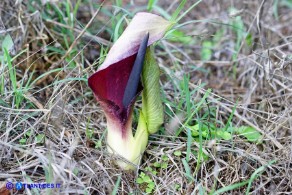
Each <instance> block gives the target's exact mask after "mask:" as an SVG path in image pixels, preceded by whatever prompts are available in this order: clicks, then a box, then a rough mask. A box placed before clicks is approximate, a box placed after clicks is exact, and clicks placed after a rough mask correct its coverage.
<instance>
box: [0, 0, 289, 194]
mask: <svg viewBox="0 0 292 195" xmlns="http://www.w3.org/2000/svg"><path fill="white" fill-rule="evenodd" d="M40 2H43V3H44V2H46V1H40ZM49 2H50V3H51V4H52V5H56V6H57V7H62V6H60V3H59V4H58V3H57V1H53V0H51V1H49ZM72 2H73V1H72ZM174 2H177V1H174ZM283 2H285V1H284V0H283V1H281V0H279V5H278V7H277V10H278V19H277V18H276V16H275V4H274V2H272V1H265V0H263V1H251V0H247V1H242V2H239V1H225V0H224V1H220V2H219V1H211V0H204V1H203V2H202V3H200V4H199V5H198V6H197V7H195V8H194V9H193V10H192V11H191V12H189V13H188V14H187V15H186V16H185V17H184V18H183V20H182V21H181V23H183V22H187V21H194V20H208V21H207V22H198V23H194V24H189V25H186V26H184V27H181V28H180V30H181V31H183V32H185V33H186V34H187V35H188V36H190V37H192V39H193V40H194V42H193V43H192V44H183V43H180V42H171V41H169V40H163V41H162V42H161V45H160V46H158V47H157V49H156V50H157V51H156V54H157V61H158V62H159V65H160V67H161V70H162V75H161V84H162V90H163V91H164V103H165V107H166V109H167V111H166V116H165V126H166V127H167V124H169V123H170V122H171V121H172V122H173V118H175V116H176V115H179V117H178V118H179V119H180V120H178V121H177V123H184V122H185V121H184V120H185V118H186V117H184V116H186V110H184V109H183V108H184V107H181V108H176V107H173V106H171V104H168V103H167V102H174V103H175V104H179V102H180V100H181V99H183V98H185V97H184V96H183V94H182V93H181V91H179V90H178V89H179V85H180V84H179V81H180V80H182V79H183V75H184V74H186V73H188V74H189V75H190V82H189V90H190V91H191V92H193V93H191V94H192V96H191V102H192V103H194V104H196V103H197V102H199V101H200V99H201V98H202V96H203V95H204V94H205V91H206V89H208V88H211V89H212V93H211V94H210V95H209V96H208V97H207V100H208V105H209V107H211V109H212V110H214V113H215V118H214V120H216V121H219V122H221V124H222V125H223V124H226V122H227V121H228V118H229V116H230V114H231V113H232V109H233V108H234V106H235V103H236V101H238V103H237V106H236V110H235V112H234V116H233V118H232V124H233V126H241V125H248V126H252V127H254V128H255V129H257V130H258V131H259V132H261V133H262V134H263V135H264V136H263V137H264V138H263V142H262V143H261V144H255V143H251V142H248V141H247V140H246V139H244V138H243V137H240V136H233V139H232V140H231V141H224V140H216V141H214V140H209V141H205V142H203V148H204V153H206V154H208V156H209V158H208V159H206V160H204V161H203V162H201V163H198V162H199V160H198V158H197V156H196V155H194V153H192V154H191V155H190V160H189V162H188V165H189V167H190V169H191V173H193V176H194V177H193V180H192V181H189V179H188V177H187V176H186V175H185V172H186V168H185V166H184V164H183V163H182V159H183V158H184V157H185V156H186V150H187V149H186V148H187V136H186V134H187V133H186V129H183V131H182V133H181V134H180V135H179V136H174V135H173V132H172V131H173V129H172V130H169V128H166V130H164V128H162V129H161V131H160V132H159V133H158V134H155V135H153V136H151V138H150V142H149V143H150V144H149V146H148V148H147V150H146V152H145V154H144V156H143V159H142V164H141V166H140V167H138V169H137V171H136V172H133V173H132V172H123V171H121V170H119V169H118V168H117V167H116V166H115V165H114V164H113V162H112V158H113V157H112V156H111V155H109V154H108V153H107V151H106V143H105V139H104V136H105V133H104V130H105V129H106V123H105V122H106V121H105V117H104V115H103V112H102V110H100V107H99V105H98V104H97V103H96V101H95V100H94V98H93V95H92V93H91V91H90V90H89V88H88V86H87V85H86V82H84V81H85V79H86V78H87V77H88V75H91V74H92V73H94V71H95V70H96V69H97V64H98V60H99V58H100V57H102V56H100V51H101V50H102V49H103V48H105V47H107V46H110V45H111V44H112V43H111V34H110V33H109V32H110V31H109V29H111V25H112V24H111V21H110V20H109V18H110V17H109V16H107V12H106V11H108V12H110V13H115V10H116V8H115V6H112V5H113V4H112V3H110V2H106V3H105V5H104V10H106V11H99V10H98V8H97V6H96V3H93V2H91V1H85V2H83V1H81V4H80V7H79V8H78V10H77V14H76V18H73V19H74V22H72V23H70V22H68V20H69V19H68V18H65V20H64V21H63V22H64V23H66V22H67V24H64V23H62V22H61V19H60V18H58V17H53V15H54V13H52V12H53V11H52V9H50V10H49V9H48V4H49V3H48V4H47V5H46V6H42V5H40V4H38V3H37V1H32V0H27V1H9V0H3V1H1V2H0V18H1V20H2V21H0V40H1V41H2V40H3V37H5V35H7V34H9V35H10V36H11V37H12V39H13V41H14V47H13V49H12V50H11V53H10V54H11V56H12V57H13V56H15V55H17V54H19V56H18V57H17V58H16V59H15V60H14V61H13V62H12V65H13V67H14V68H15V70H16V78H17V87H18V88H19V89H22V91H21V93H20V94H21V95H20V96H21V97H23V101H22V102H21V103H20V106H19V107H17V106H16V102H15V96H16V95H15V93H14V92H13V86H12V82H11V77H10V74H9V70H8V68H7V66H6V65H5V64H1V66H0V80H1V78H3V82H4V90H3V92H2V93H1V94H0V194H9V192H8V190H6V189H5V184H6V182H7V181H11V182H14V183H15V182H17V181H21V182H24V183H30V180H31V181H33V182H50V183H61V191H59V189H51V190H50V191H46V190H40V191H39V193H40V194H43V193H46V192H48V193H52V194H110V193H111V192H112V190H113V188H114V186H115V185H116V182H117V179H118V178H119V176H121V182H120V183H119V188H118V193H119V194H129V193H132V194H141V193H142V192H145V186H143V185H138V184H137V183H136V182H135V180H136V178H137V177H138V174H139V173H140V172H141V171H143V172H145V173H147V174H148V175H149V176H150V177H151V178H152V180H153V181H154V182H155V184H156V188H155V190H154V192H153V193H154V194H199V193H202V194H209V193H212V192H214V191H216V190H218V189H220V188H222V187H225V186H231V185H232V184H235V183H239V182H243V181H246V180H249V179H250V178H253V176H254V175H253V173H255V171H256V170H257V169H258V168H260V167H261V166H264V170H263V171H261V172H260V173H259V174H257V177H255V179H254V180H253V182H252V183H251V189H250V192H251V193H253V194H291V193H292V130H291V129H292V56H291V53H292V22H291V21H292V11H291V8H290V9H289V8H288V6H286V5H284V4H283ZM287 2H291V1H287ZM31 3H33V5H34V6H35V11H32V10H31V9H30V7H29V5H30V4H31ZM75 3H76V2H75V1H74V3H72V4H75ZM64 4H66V2H64ZM189 4H190V5H191V4H192V3H189ZM144 5H146V4H145V2H144V1H138V2H136V1H134V4H131V5H130V4H128V3H124V8H125V9H126V10H128V11H129V12H130V13H134V12H136V11H137V8H143V6H144ZM158 5H160V6H161V7H162V8H164V10H166V11H167V12H168V13H170V14H171V13H172V12H173V11H174V10H175V8H176V7H177V5H178V4H177V3H172V4H171V5H170V4H169V2H168V1H163V0H161V1H159V3H158ZM190 5H188V6H186V7H189V6H190ZM290 5H291V3H290ZM231 6H233V7H236V9H237V10H239V11H238V12H237V13H236V15H238V16H241V20H242V21H243V24H244V26H245V27H246V31H247V32H249V33H250V34H251V35H252V46H248V45H247V43H246V41H245V39H244V38H245V37H243V39H241V40H239V41H238V40H237V39H238V35H237V34H236V31H234V30H232V28H230V27H229V26H228V25H230V21H232V20H233V19H234V18H235V17H236V16H232V15H230V14H229V11H228V10H229V8H230V7H231ZM62 8H63V9H64V5H63V7H62ZM144 8H145V6H144ZM46 9H47V10H46ZM72 9H74V6H73V7H72ZM44 13H46V16H44ZM50 14H51V15H50ZM51 16H52V18H50V17H51ZM70 24H72V25H71V26H70ZM85 30H86V31H85ZM219 31H220V32H221V31H222V32H221V33H222V35H221V36H219V39H218V40H216V42H215V43H214V45H213V55H212V58H211V59H209V60H208V61H203V60H201V55H200V53H201V51H202V47H201V45H202V43H203V42H204V41H206V40H213V37H214V35H215V34H216V32H219ZM88 32H90V33H88ZM66 41H67V43H66ZM237 41H238V43H237ZM236 44H238V46H239V47H238V48H237V49H238V50H237V51H238V55H237V56H236V57H234V58H233V57H232V56H233V55H234V53H236V51H235V50H234V48H236ZM102 45H103V46H102ZM0 55H3V51H2V53H0ZM41 75H42V77H41V78H40V77H39V76H41ZM30 79H31V80H30ZM31 81H35V82H31ZM0 82H1V81H0ZM29 82H31V83H32V84H31V85H30V86H29V87H24V86H25V84H26V83H29ZM201 84H204V85H201ZM209 107H208V106H207V105H206V103H204V105H203V108H202V110H201V112H199V113H198V115H199V117H202V115H203V114H204V113H205V112H208V108H209ZM209 109H210V108H209ZM180 113H183V114H180ZM193 122H195V120H194V121H193ZM172 124H173V123H172ZM173 125H174V126H175V124H173ZM180 127H181V125H178V126H177V128H180ZM91 130H94V131H93V132H92V135H91V136H88V135H86V134H87V133H88V132H91ZM174 130H175V129H174ZM28 132H29V135H27V133H28ZM86 132H87V133H86ZM37 135H45V139H44V142H43V143H42V142H41V143H37V141H36V139H35V138H36V136H37ZM24 138H25V139H26V140H25V143H23V144H20V142H19V141H20V139H24ZM96 146H97V148H95V147H96ZM191 148H192V149H193V150H194V151H198V150H199V149H198V148H199V143H197V142H193V143H192V145H191ZM175 151H181V152H182V155H181V156H176V155H174V152H175ZM163 156H164V157H165V156H167V162H168V163H167V167H166V168H155V167H154V166H153V165H154V163H155V162H161V161H162V158H163ZM273 160H275V162H273V163H271V164H268V163H269V162H271V161H273ZM147 167H152V168H153V169H156V171H157V174H152V173H151V172H147V170H145V169H146V168H147ZM176 187H177V188H178V189H176ZM1 190H2V191H1ZM246 190H247V185H244V186H243V187H240V188H237V189H235V190H233V191H228V192H226V194H244V193H245V192H246ZM13 193H16V194H28V193H32V194H37V191H29V190H26V191H16V190H14V191H13Z"/></svg>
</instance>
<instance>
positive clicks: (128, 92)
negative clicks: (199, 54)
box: [88, 12, 171, 169]
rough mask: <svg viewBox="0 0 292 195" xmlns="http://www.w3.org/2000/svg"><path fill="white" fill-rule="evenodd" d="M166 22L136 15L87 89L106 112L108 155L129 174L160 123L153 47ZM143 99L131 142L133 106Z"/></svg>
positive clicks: (164, 30)
mask: <svg viewBox="0 0 292 195" xmlns="http://www.w3.org/2000/svg"><path fill="white" fill-rule="evenodd" d="M170 26H171V22H169V21H167V20H165V19H163V18H162V17H160V16H157V15H154V14H150V13H145V12H141V13H138V14H136V15H135V16H134V18H133V19H132V21H131V22H130V24H129V25H128V27H127V28H126V30H125V31H124V32H123V34H122V35H121V36H120V38H119V39H118V40H117V41H116V42H115V43H114V45H113V46H112V48H111V49H110V51H109V53H108V55H107V57H106V59H105V61H104V62H103V64H102V65H101V66H100V67H99V69H98V70H97V72H96V73H94V74H93V75H92V76H91V77H90V78H89V79H88V84H89V87H90V88H91V89H92V91H93V93H94V95H95V97H96V99H97V101H98V102H99V103H100V105H101V107H102V109H103V110H104V112H105V116H106V120H107V130H108V132H107V144H108V151H109V152H111V153H113V154H116V155H118V156H120V157H123V158H124V159H125V160H126V161H125V160H117V164H118V165H119V166H120V167H121V168H123V169H134V168H135V165H138V164H139V162H140V159H141V155H142V154H143V152H144V151H145V149H146V146H147V143H148V136H149V135H150V134H153V133H155V132H156V131H157V130H158V128H159V126H160V125H161V124H162V123H163V106H162V102H161V99H160V89H159V67H158V65H157V63H156V61H155V59H154V56H153V55H154V53H153V48H152V47H153V46H150V45H151V44H153V43H154V42H156V41H158V40H160V39H161V38H162V37H163V36H164V34H165V32H166V31H167V29H168V28H169V27H170ZM141 93H142V108H141V110H140V111H139V120H138V126H137V129H136V132H135V136H133V132H132V116H133V105H134V103H135V100H136V98H137V97H138V96H139V94H141Z"/></svg>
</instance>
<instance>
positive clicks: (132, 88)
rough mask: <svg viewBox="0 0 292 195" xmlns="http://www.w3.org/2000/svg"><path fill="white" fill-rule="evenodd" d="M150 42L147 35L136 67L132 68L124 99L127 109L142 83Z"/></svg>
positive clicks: (137, 58) (135, 64)
mask: <svg viewBox="0 0 292 195" xmlns="http://www.w3.org/2000/svg"><path fill="white" fill-rule="evenodd" d="M148 40H149V33H147V34H146V35H145V37H144V38H143V40H142V41H141V44H140V47H139V50H138V53H137V56H136V59H135V63H134V66H133V68H132V71H131V74H130V77H129V79H128V82H127V85H126V89H125V93H124V97H123V106H124V107H125V108H127V107H128V106H129V104H130V103H131V101H132V100H133V98H134V97H135V96H136V95H137V90H138V85H139V82H140V76H141V72H142V68H143V64H144V59H145V54H146V49H147V44H148Z"/></svg>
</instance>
